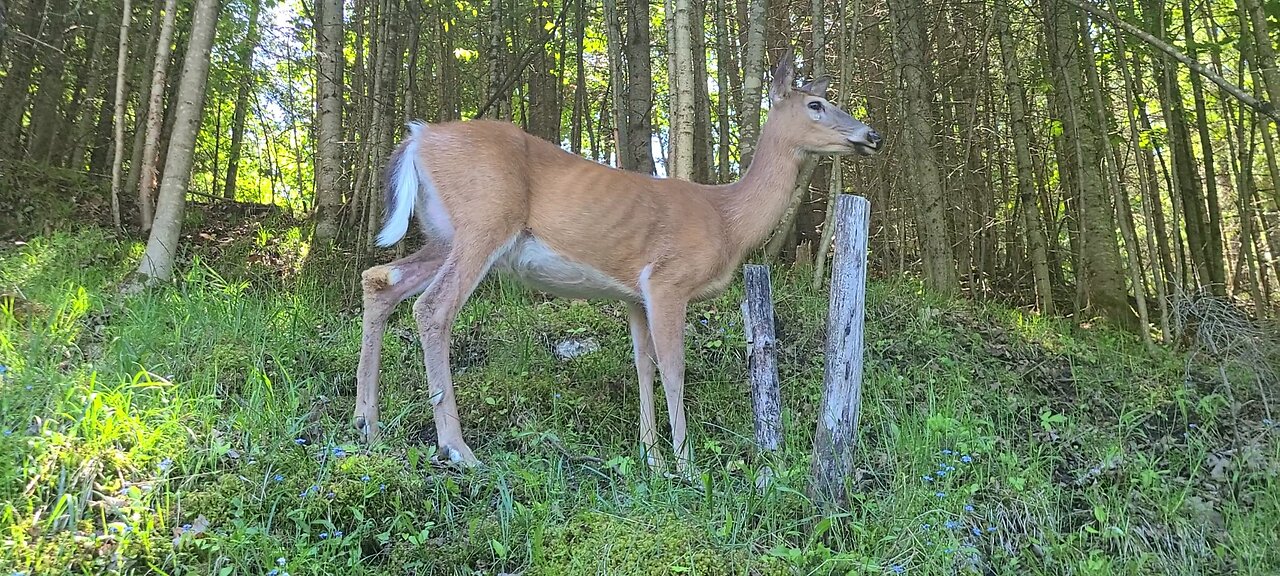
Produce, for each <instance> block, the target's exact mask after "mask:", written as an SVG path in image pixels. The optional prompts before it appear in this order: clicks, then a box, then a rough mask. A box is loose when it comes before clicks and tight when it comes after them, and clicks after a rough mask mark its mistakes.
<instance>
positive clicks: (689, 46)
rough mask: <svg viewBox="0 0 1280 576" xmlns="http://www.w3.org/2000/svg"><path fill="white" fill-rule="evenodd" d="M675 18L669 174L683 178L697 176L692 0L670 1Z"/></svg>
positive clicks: (689, 178)
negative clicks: (695, 164) (671, 151)
mask: <svg viewBox="0 0 1280 576" xmlns="http://www.w3.org/2000/svg"><path fill="white" fill-rule="evenodd" d="M667 1H668V2H669V3H671V13H672V16H673V17H674V19H673V21H672V22H671V23H670V24H669V25H670V26H672V27H673V28H674V30H673V36H674V37H675V42H676V43H675V46H674V47H673V48H672V49H671V52H672V56H673V58H672V59H673V60H674V61H675V70H672V71H671V72H672V76H671V77H672V80H673V82H671V84H672V89H673V94H672V95H673V96H674V98H672V106H671V110H672V120H673V122H672V123H671V147H672V150H673V153H672V154H671V160H672V162H671V166H668V169H669V171H668V175H669V176H671V177H674V178H679V179H681V180H687V181H692V180H693V179H694V163H693V159H694V152H693V148H694V146H696V145H697V144H696V142H694V139H693V136H694V129H693V124H694V120H695V118H694V110H695V108H696V106H695V103H694V94H695V90H694V89H693V81H694V79H693V56H694V54H693V37H692V25H693V24H692V17H691V12H692V11H693V10H692V8H691V6H690V4H691V3H692V2H691V0H667Z"/></svg>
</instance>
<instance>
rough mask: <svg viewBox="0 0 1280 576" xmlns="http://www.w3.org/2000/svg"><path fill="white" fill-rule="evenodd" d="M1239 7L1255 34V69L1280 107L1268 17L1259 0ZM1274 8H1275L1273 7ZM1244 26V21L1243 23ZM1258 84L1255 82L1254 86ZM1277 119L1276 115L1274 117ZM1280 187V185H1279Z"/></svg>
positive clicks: (1279, 73)
mask: <svg viewBox="0 0 1280 576" xmlns="http://www.w3.org/2000/svg"><path fill="white" fill-rule="evenodd" d="M1239 7H1240V8H1241V9H1244V10H1246V11H1248V12H1249V21H1250V24H1249V28H1251V29H1252V32H1253V42H1254V50H1255V52H1254V56H1255V59H1254V63H1253V64H1254V68H1255V69H1257V70H1260V71H1261V72H1262V79H1263V84H1265V85H1266V88H1267V96H1268V97H1269V99H1270V101H1271V102H1270V104H1271V106H1272V107H1273V108H1275V107H1277V106H1280V66H1277V62H1276V50H1275V47H1274V45H1273V44H1272V40H1271V31H1270V30H1268V29H1267V15H1266V13H1265V12H1263V10H1262V3H1261V2H1258V0H1239ZM1272 8H1274V6H1272ZM1241 24H1242V25H1243V24H1244V22H1243V19H1242V21H1241ZM1257 85H1258V84H1257V83H1256V82H1255V83H1254V86H1255V87H1256V86H1257ZM1272 118H1273V119H1275V115H1272ZM1277 186H1280V184H1277Z"/></svg>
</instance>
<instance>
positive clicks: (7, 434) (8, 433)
mask: <svg viewBox="0 0 1280 576" xmlns="http://www.w3.org/2000/svg"><path fill="white" fill-rule="evenodd" d="M12 434H13V430H9V429H8V428H6V429H5V431H4V435H5V436H11V435H12Z"/></svg>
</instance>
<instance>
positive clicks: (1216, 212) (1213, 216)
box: [1182, 0, 1227, 298]
mask: <svg viewBox="0 0 1280 576" xmlns="http://www.w3.org/2000/svg"><path fill="white" fill-rule="evenodd" d="M1182 25H1183V29H1184V31H1185V34H1186V43H1187V55H1188V56H1189V57H1190V58H1192V59H1197V60H1198V58H1199V56H1198V49H1197V47H1196V35H1195V28H1194V27H1193V26H1192V24H1191V4H1190V2H1188V0H1182ZM1190 76H1191V93H1192V97H1193V99H1194V100H1195V106H1196V128H1197V130H1198V132H1199V135H1200V154H1201V158H1202V159H1203V164H1204V186H1205V198H1206V199H1207V200H1208V210H1207V211H1206V212H1205V220H1206V223H1207V226H1206V227H1205V228H1204V229H1203V230H1204V232H1205V234H1206V237H1205V240H1204V244H1205V258H1207V259H1208V262H1207V264H1208V266H1207V268H1208V271H1209V288H1210V290H1212V291H1213V293H1214V294H1215V295H1217V296H1218V297H1220V298H1221V297H1225V296H1226V295H1227V278H1226V270H1225V258H1224V256H1223V249H1222V209H1221V208H1220V207H1219V206H1218V177H1217V174H1216V172H1217V167H1216V166H1215V163H1214V158H1213V140H1212V139H1211V138H1210V136H1209V116H1208V113H1207V112H1206V111H1205V104H1204V88H1203V86H1202V84H1203V83H1202V82H1201V80H1200V75H1199V74H1191V75H1190Z"/></svg>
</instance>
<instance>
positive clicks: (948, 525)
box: [943, 520, 960, 530]
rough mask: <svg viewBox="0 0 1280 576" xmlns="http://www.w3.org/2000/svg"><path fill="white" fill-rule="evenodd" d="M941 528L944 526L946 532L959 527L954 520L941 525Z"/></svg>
mask: <svg viewBox="0 0 1280 576" xmlns="http://www.w3.org/2000/svg"><path fill="white" fill-rule="evenodd" d="M943 526H945V527H946V528H947V530H955V529H956V528H959V527H960V523H959V522H956V521H955V520H947V521H946V523H944V524H943Z"/></svg>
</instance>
